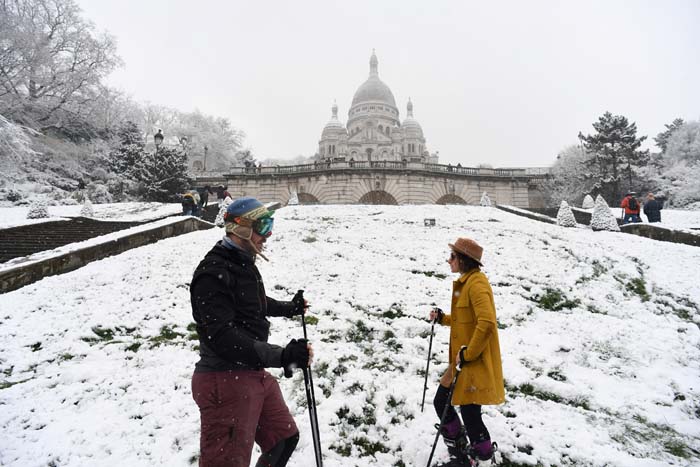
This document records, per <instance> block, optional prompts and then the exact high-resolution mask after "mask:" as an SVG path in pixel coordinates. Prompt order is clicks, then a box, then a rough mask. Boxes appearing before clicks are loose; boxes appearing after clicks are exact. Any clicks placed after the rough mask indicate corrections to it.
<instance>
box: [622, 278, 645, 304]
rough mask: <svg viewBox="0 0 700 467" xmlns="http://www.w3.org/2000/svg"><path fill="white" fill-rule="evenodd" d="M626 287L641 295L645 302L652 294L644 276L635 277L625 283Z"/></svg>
mask: <svg viewBox="0 0 700 467" xmlns="http://www.w3.org/2000/svg"><path fill="white" fill-rule="evenodd" d="M625 289H627V290H628V291H629V292H632V293H635V294H637V295H639V298H641V299H642V301H643V302H646V301H649V299H650V298H651V296H650V295H649V292H647V287H646V282H645V281H644V278H643V277H635V278H634V279H632V280H630V281H629V282H627V284H625Z"/></svg>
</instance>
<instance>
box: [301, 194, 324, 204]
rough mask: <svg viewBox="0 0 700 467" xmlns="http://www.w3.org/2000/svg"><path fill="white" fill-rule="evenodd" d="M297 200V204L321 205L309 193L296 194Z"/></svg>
mask: <svg viewBox="0 0 700 467" xmlns="http://www.w3.org/2000/svg"><path fill="white" fill-rule="evenodd" d="M297 198H299V204H321V202H320V201H319V200H318V198H316V197H315V196H314V195H311V194H309V193H297Z"/></svg>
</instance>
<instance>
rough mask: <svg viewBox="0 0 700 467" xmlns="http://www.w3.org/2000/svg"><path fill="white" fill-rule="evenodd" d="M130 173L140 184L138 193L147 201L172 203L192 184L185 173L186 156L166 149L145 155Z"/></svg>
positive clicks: (161, 148)
mask: <svg viewBox="0 0 700 467" xmlns="http://www.w3.org/2000/svg"><path fill="white" fill-rule="evenodd" d="M131 173H132V175H133V176H134V178H135V179H136V180H137V181H138V182H139V183H140V185H141V187H140V190H139V191H140V193H141V196H142V197H143V199H145V200H147V201H160V202H168V201H173V200H175V199H177V195H178V194H180V193H182V192H184V191H185V190H186V189H187V188H189V186H190V184H191V183H192V179H191V178H190V176H189V173H188V172H187V155H186V154H185V153H184V152H183V151H180V150H178V149H173V148H167V147H160V148H159V149H158V151H157V152H154V153H152V154H148V155H146V157H144V159H143V160H141V161H140V162H139V163H138V164H137V165H136V167H135V168H134V170H132V171H131Z"/></svg>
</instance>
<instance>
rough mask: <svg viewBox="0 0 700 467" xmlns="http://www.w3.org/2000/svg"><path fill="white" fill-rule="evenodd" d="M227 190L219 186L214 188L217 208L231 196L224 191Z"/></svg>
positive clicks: (225, 187)
mask: <svg viewBox="0 0 700 467" xmlns="http://www.w3.org/2000/svg"><path fill="white" fill-rule="evenodd" d="M227 188H228V187H227V186H223V185H219V186H218V187H216V200H217V202H218V203H219V207H221V206H222V205H223V204H224V201H225V200H226V198H230V197H231V194H230V193H229V192H228V191H226V189H227Z"/></svg>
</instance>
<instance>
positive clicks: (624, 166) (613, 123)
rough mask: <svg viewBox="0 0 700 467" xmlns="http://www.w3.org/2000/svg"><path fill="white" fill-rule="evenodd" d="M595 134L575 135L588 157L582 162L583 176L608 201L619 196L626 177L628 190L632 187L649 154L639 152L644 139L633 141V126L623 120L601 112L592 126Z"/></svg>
mask: <svg viewBox="0 0 700 467" xmlns="http://www.w3.org/2000/svg"><path fill="white" fill-rule="evenodd" d="M593 128H594V129H595V130H596V133H595V134H593V135H585V136H584V135H583V134H582V133H579V135H578V137H579V139H580V140H581V142H582V144H583V146H584V148H585V149H586V151H587V153H589V156H588V158H587V159H586V160H585V161H584V164H585V166H586V167H587V168H588V169H589V173H588V174H586V175H587V176H588V177H591V178H592V179H593V181H594V186H593V188H594V190H595V191H597V192H599V193H603V194H604V195H606V196H607V197H609V198H610V199H619V198H620V197H621V195H622V188H621V181H622V180H623V177H624V176H626V178H627V182H628V187H629V188H631V187H632V183H633V177H634V175H635V169H636V168H638V167H642V166H645V165H646V163H647V162H648V158H649V151H647V150H640V149H639V148H640V146H641V145H642V142H643V141H644V140H646V136H642V137H641V138H637V124H636V123H629V121H628V120H627V117H624V116H622V115H612V114H611V113H610V112H605V114H603V116H602V117H600V118H599V119H598V121H597V122H595V123H593Z"/></svg>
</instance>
